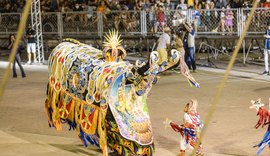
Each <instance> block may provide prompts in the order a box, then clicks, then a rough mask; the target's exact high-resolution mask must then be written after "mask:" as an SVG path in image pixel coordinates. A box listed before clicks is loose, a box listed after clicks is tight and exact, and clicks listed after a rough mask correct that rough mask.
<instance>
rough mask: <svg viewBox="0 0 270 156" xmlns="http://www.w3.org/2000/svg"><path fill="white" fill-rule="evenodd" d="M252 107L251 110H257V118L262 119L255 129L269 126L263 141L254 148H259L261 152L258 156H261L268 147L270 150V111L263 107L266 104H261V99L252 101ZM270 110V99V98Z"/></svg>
mask: <svg viewBox="0 0 270 156" xmlns="http://www.w3.org/2000/svg"><path fill="white" fill-rule="evenodd" d="M251 104H252V105H251V106H250V107H249V108H250V109H256V111H257V116H259V117H260V119H259V121H258V122H257V124H256V125H255V128H256V129H257V128H259V127H260V126H261V125H262V128H263V127H264V126H265V125H268V128H267V131H266V132H265V134H264V137H263V139H262V141H261V142H260V143H259V144H258V145H255V146H254V147H259V150H258V152H257V155H260V154H261V153H262V151H263V149H264V148H265V147H266V146H268V147H269V148H270V125H269V122H270V111H269V110H266V109H265V108H264V107H263V106H264V104H263V103H261V99H258V100H257V101H254V100H251ZM269 109H270V98H269Z"/></svg>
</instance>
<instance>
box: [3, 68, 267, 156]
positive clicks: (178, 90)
mask: <svg viewBox="0 0 270 156" xmlns="http://www.w3.org/2000/svg"><path fill="white" fill-rule="evenodd" d="M193 75H194V77H195V78H196V80H197V81H198V82H199V83H200V84H201V88H200V89H197V88H191V87H190V86H189V84H188V83H187V81H186V79H185V78H184V77H183V76H180V75H179V74H173V75H170V76H162V77H161V78H160V79H159V80H158V83H157V84H156V85H154V86H153V88H152V91H151V95H150V97H149V99H148V106H149V111H150V117H151V121H152V126H153V132H154V139H155V145H156V155H157V156H175V155H177V154H178V153H179V135H178V134H177V133H175V132H173V131H172V130H170V129H165V128H164V125H163V121H164V120H165V119H166V118H169V119H171V120H173V121H175V122H177V123H181V121H182V117H183V111H182V110H183V107H184V105H185V103H187V102H188V101H189V99H191V98H197V99H198V101H199V113H200V114H201V118H202V119H205V117H206V114H207V111H208V109H209V106H210V103H211V102H212V100H213V96H214V95H215V93H216V91H217V86H218V84H219V82H220V80H221V79H222V74H217V73H213V72H207V71H202V70H201V71H199V72H198V73H195V74H193ZM2 78H3V69H0V79H2ZM47 78H48V73H47V71H46V68H41V69H38V70H35V69H34V68H33V69H32V68H28V70H27V77H26V78H24V79H23V78H21V77H18V78H17V79H14V78H10V80H9V83H8V85H7V88H6V91H5V94H4V100H3V101H2V102H1V103H0V114H1V115H0V151H1V152H0V155H1V156H49V155H55V156H64V155H65V156H76V155H80V156H86V155H87V156H96V155H101V153H100V151H99V150H98V149H95V148H93V147H92V148H90V149H86V148H84V147H83V146H82V143H81V141H80V140H79V139H78V138H77V136H76V135H77V134H76V132H73V131H68V128H67V127H66V129H65V130H63V131H62V132H57V131H56V130H55V129H53V128H49V127H48V124H47V118H46V113H45V110H44V100H45V98H46V95H45V91H46V83H47ZM264 79H265V80H264ZM264 79H262V80H256V79H250V78H241V77H237V76H231V77H230V78H229V80H228V83H227V84H226V87H225V89H224V92H223V94H222V96H221V98H220V100H219V103H218V106H217V109H216V112H215V114H214V116H213V119H212V121H211V123H210V125H209V127H208V129H207V133H206V135H205V138H204V139H203V146H204V149H205V153H206V154H205V155H206V156H226V155H233V156H235V155H237V156H249V155H250V156H251V155H255V153H256V150H257V148H252V146H253V145H255V144H256V143H258V142H259V141H260V140H261V139H262V137H263V134H264V133H265V131H266V127H265V128H263V129H262V128H260V129H259V130H256V129H254V125H255V124H256V122H257V120H258V117H257V116H256V112H255V110H249V108H248V107H249V106H250V105H251V103H250V100H252V99H253V100H255V99H258V98H259V97H261V98H262V99H263V102H264V103H267V99H268V97H270V81H267V79H269V80H270V76H269V78H268V77H264ZM268 152H269V151H268V149H265V151H264V155H265V156H266V155H268V154H267V153H268Z"/></svg>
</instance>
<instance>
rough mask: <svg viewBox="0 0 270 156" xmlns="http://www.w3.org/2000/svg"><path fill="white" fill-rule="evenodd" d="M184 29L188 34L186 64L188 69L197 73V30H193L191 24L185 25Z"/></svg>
mask: <svg viewBox="0 0 270 156" xmlns="http://www.w3.org/2000/svg"><path fill="white" fill-rule="evenodd" d="M184 27H185V29H186V33H187V46H188V49H187V54H186V63H187V65H188V68H189V69H190V70H191V69H192V70H193V72H196V61H195V30H194V29H193V28H192V26H191V24H189V23H184Z"/></svg>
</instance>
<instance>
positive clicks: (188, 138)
mask: <svg viewBox="0 0 270 156" xmlns="http://www.w3.org/2000/svg"><path fill="white" fill-rule="evenodd" d="M197 107H198V102H197V100H193V99H192V100H191V101H190V102H189V103H187V104H186V106H185V108H184V112H185V113H184V123H183V124H182V125H178V124H176V123H174V122H172V121H171V122H170V126H171V128H172V129H173V130H174V131H175V132H178V133H180V156H184V155H185V152H186V149H187V148H190V149H194V147H195V146H196V144H197V141H198V139H199V133H200V131H201V129H202V127H203V123H202V121H201V120H200V115H199V113H198V112H197ZM196 154H197V156H202V155H203V148H202V144H200V145H199V148H198V149H197V152H196Z"/></svg>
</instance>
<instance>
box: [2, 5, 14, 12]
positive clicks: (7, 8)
mask: <svg viewBox="0 0 270 156" xmlns="http://www.w3.org/2000/svg"><path fill="white" fill-rule="evenodd" d="M4 12H5V13H11V12H12V10H11V4H10V3H7V4H6V6H5V10H4Z"/></svg>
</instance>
